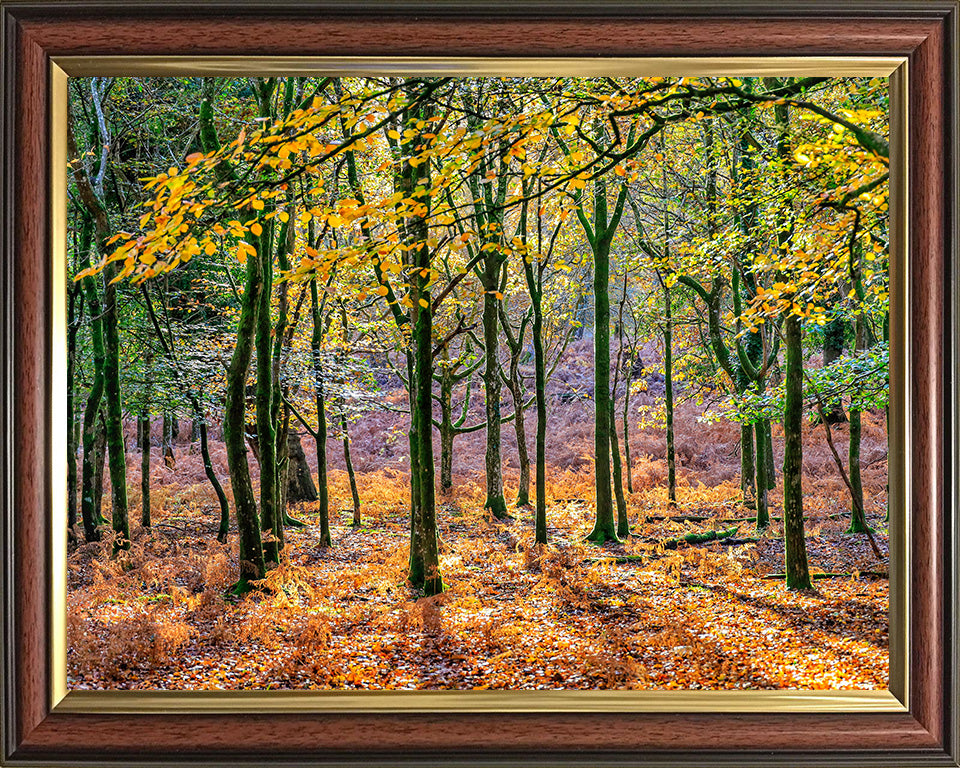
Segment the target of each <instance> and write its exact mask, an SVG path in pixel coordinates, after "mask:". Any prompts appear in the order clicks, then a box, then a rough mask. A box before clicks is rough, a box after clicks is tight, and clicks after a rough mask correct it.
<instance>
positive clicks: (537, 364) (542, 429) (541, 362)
mask: <svg viewBox="0 0 960 768" xmlns="http://www.w3.org/2000/svg"><path fill="white" fill-rule="evenodd" d="M531 274H532V268H531ZM541 299H542V295H541V293H540V291H539V289H538V290H537V291H536V294H535V295H534V294H531V300H532V301H533V329H532V331H533V361H534V362H533V365H534V386H535V387H536V391H537V448H536V451H537V456H536V463H537V467H536V474H537V477H536V484H537V512H536V517H535V521H534V527H535V529H536V534H535V537H536V542H537V543H538V544H546V543H547V458H546V453H547V362H546V357H545V355H544V352H543V309H542V304H541Z"/></svg>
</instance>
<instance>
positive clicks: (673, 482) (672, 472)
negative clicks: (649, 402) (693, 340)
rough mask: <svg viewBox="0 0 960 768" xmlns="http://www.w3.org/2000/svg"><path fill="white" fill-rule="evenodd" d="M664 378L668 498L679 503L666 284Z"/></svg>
mask: <svg viewBox="0 0 960 768" xmlns="http://www.w3.org/2000/svg"><path fill="white" fill-rule="evenodd" d="M663 296H664V326H663V378H664V389H665V392H664V398H665V400H666V406H665V407H666V411H667V498H668V499H669V501H670V504H676V503H677V453H676V448H675V445H674V439H673V308H672V306H671V304H672V302H671V298H670V288H669V286H668V285H667V284H666V282H664V285H663Z"/></svg>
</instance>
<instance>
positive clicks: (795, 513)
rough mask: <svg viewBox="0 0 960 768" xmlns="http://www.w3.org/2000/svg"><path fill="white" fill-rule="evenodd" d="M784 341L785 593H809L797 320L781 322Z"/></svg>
mask: <svg viewBox="0 0 960 768" xmlns="http://www.w3.org/2000/svg"><path fill="white" fill-rule="evenodd" d="M784 336H785V341H786V355H787V363H786V372H785V376H786V380H785V382H784V386H785V390H786V392H785V394H786V402H785V404H784V410H783V440H784V447H783V535H784V543H785V549H786V555H785V558H786V568H785V571H786V574H787V587H788V588H789V589H810V588H811V583H810V573H809V569H808V566H807V546H806V539H805V536H804V530H803V525H804V521H803V478H802V472H803V441H802V433H801V426H802V422H803V347H802V343H803V341H802V339H803V336H802V328H801V326H800V318H799V317H797V316H796V315H793V314H790V315H788V316H787V318H786V320H785V321H784Z"/></svg>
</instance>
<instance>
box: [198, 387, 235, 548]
mask: <svg viewBox="0 0 960 768" xmlns="http://www.w3.org/2000/svg"><path fill="white" fill-rule="evenodd" d="M198 405H199V403H196V404H195V405H194V407H195V408H196V407H197V406H198ZM193 423H194V424H196V425H197V431H198V432H199V434H200V457H201V458H202V459H203V471H204V474H206V476H207V480H209V481H210V485H212V486H213V491H214V493H216V494H217V501H218V502H219V504H220V528H219V529H218V531H217V541H219V542H220V543H221V544H226V543H227V533H228V532H229V530H230V505H229V504H228V503H227V494H226V493H224V492H223V486H222V485H221V484H220V479H219V478H218V477H217V473H216V472H214V471H213V462H212V461H211V460H210V446H209V444H208V443H207V418H206V416H204V415H199V416H195V417H194V419H193Z"/></svg>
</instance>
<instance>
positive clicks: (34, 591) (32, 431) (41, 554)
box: [5, 39, 50, 740]
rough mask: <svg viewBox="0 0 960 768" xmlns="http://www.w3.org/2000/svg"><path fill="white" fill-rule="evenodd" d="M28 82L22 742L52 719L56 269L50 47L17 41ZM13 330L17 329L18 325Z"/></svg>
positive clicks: (23, 110) (19, 590)
mask: <svg viewBox="0 0 960 768" xmlns="http://www.w3.org/2000/svg"><path fill="white" fill-rule="evenodd" d="M16 53H17V74H18V79H19V80H20V82H21V83H23V87H22V90H21V91H20V92H19V94H18V96H19V98H18V101H17V110H16V123H15V126H16V148H15V149H16V156H15V167H16V168H17V176H16V179H15V183H16V185H17V186H16V190H15V191H16V197H15V198H14V200H13V219H12V224H13V228H14V233H15V241H14V242H15V245H16V252H15V254H14V258H15V260H14V261H13V262H12V263H10V264H7V265H5V266H6V267H7V268H8V269H9V268H12V269H11V272H12V275H11V277H12V282H13V291H14V297H13V307H12V315H13V317H12V319H13V322H14V324H15V328H16V332H15V333H16V335H15V337H14V340H13V341H14V343H13V346H12V350H13V360H12V364H13V377H14V378H13V435H12V437H13V472H14V477H15V484H14V496H13V514H14V522H15V528H14V536H15V540H14V547H15V553H16V559H15V561H14V567H15V569H16V570H15V578H16V591H15V594H14V597H15V600H16V603H15V611H16V616H17V618H18V621H17V632H16V638H15V642H16V652H17V656H18V664H17V669H16V673H17V688H18V690H17V698H16V701H17V710H16V714H17V723H16V729H17V730H16V732H17V734H18V737H19V738H20V740H22V739H23V738H25V737H26V736H27V734H28V733H30V731H32V730H33V729H34V728H35V727H36V726H37V725H38V724H39V723H40V722H41V721H42V720H43V718H44V717H45V716H46V714H47V710H48V707H49V704H48V701H47V681H48V674H47V640H46V638H47V632H48V623H47V610H46V604H47V595H48V594H49V592H48V591H47V590H48V585H49V580H48V578H47V542H48V540H49V537H48V535H47V523H46V520H47V514H46V513H47V510H48V509H49V505H50V504H49V502H50V499H49V496H48V493H47V489H48V488H49V482H48V475H47V470H48V468H47V460H46V456H47V454H48V442H47V433H48V431H49V430H48V427H47V412H48V411H47V401H48V399H49V387H48V386H47V375H46V370H47V364H48V359H49V358H48V354H49V350H48V343H47V339H48V336H49V322H48V320H49V314H48V312H47V306H48V303H49V274H48V269H47V264H48V258H49V256H48V253H49V248H48V239H47V215H46V211H47V208H46V199H47V197H48V190H47V171H46V156H47V153H46V146H47V113H46V104H47V88H46V82H47V70H46V57H45V55H44V51H43V49H42V48H41V47H40V46H38V45H36V44H35V43H32V42H31V41H29V40H27V39H21V40H20V41H19V44H18V46H17V51H16ZM11 330H13V329H11Z"/></svg>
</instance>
